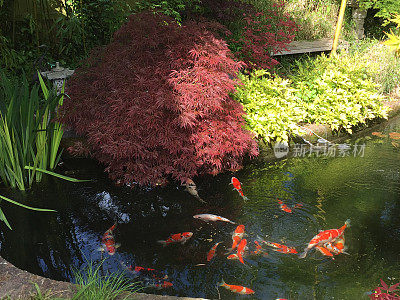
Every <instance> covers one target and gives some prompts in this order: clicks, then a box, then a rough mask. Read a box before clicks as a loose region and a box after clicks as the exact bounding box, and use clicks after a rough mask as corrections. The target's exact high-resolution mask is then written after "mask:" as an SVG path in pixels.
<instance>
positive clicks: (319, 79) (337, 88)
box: [235, 43, 400, 142]
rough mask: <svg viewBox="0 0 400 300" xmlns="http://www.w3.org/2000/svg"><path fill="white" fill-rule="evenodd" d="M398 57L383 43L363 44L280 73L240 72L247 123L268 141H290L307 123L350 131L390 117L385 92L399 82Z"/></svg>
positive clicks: (240, 97) (240, 95)
mask: <svg viewBox="0 0 400 300" xmlns="http://www.w3.org/2000/svg"><path fill="white" fill-rule="evenodd" d="M371 45H373V46H371ZM372 53H375V55H372ZM383 54H384V55H383ZM377 57H379V59H378V60H375V59H376V58H377ZM399 63H400V62H399V61H398V59H397V58H395V57H394V55H393V53H390V52H388V49H387V48H386V47H383V46H382V45H381V44H377V43H370V44H369V45H368V46H366V47H363V45H362V44H359V45H355V46H354V49H352V50H351V51H349V52H348V53H346V52H341V53H340V54H339V56H338V57H336V58H335V57H333V58H329V57H327V56H325V55H322V56H317V57H310V58H306V59H302V60H297V61H295V63H294V64H293V62H292V65H290V66H289V67H288V68H287V69H286V70H285V72H282V70H281V72H280V75H278V74H270V73H268V72H266V71H263V70H258V71H255V72H253V73H251V74H250V76H246V75H242V77H241V79H242V81H243V83H244V85H243V86H241V87H239V88H238V92H237V93H236V94H235V97H236V99H237V100H238V101H240V102H241V103H242V104H243V106H244V108H245V111H246V113H247V115H246V116H245V118H246V121H247V124H248V126H249V128H250V129H251V130H252V131H254V132H255V133H256V134H257V136H258V137H260V138H262V139H264V140H265V141H266V142H274V141H288V140H289V137H290V136H291V135H292V134H299V133H301V129H300V128H299V125H300V124H304V123H317V124H329V125H330V126H331V128H332V129H333V130H337V131H338V130H345V131H347V132H349V133H352V131H353V128H354V127H356V126H361V125H363V124H366V123H367V122H368V121H369V120H372V119H375V118H386V117H387V112H388V108H387V107H386V106H384V101H385V100H387V97H386V96H384V95H383V94H382V92H383V91H386V92H387V91H390V90H392V89H393V88H394V87H395V86H396V85H397V84H398V80H397V78H399V77H398V76H399V75H400V73H399V69H397V68H392V66H393V64H394V65H395V66H396V65H398V64H399Z"/></svg>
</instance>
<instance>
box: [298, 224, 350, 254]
mask: <svg viewBox="0 0 400 300" xmlns="http://www.w3.org/2000/svg"><path fill="white" fill-rule="evenodd" d="M347 227H350V220H347V221H346V222H345V223H344V225H343V226H342V227H340V228H339V229H328V230H324V231H321V232H320V233H318V234H317V235H316V236H314V237H313V238H312V239H311V241H310V242H309V243H308V246H307V247H306V248H305V249H304V252H303V253H302V254H300V256H299V257H300V258H305V257H306V255H307V253H308V251H310V250H311V249H312V248H314V247H316V246H323V245H324V244H326V243H329V242H335V241H336V240H338V239H339V238H340V237H341V236H343V233H344V230H345V229H346V228H347Z"/></svg>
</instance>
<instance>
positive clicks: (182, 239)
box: [157, 232, 193, 247]
mask: <svg viewBox="0 0 400 300" xmlns="http://www.w3.org/2000/svg"><path fill="white" fill-rule="evenodd" d="M192 236H193V232H183V233H175V234H173V235H171V236H170V237H169V238H168V239H167V240H165V241H157V243H160V244H162V245H163V246H164V247H165V246H167V245H169V244H174V243H181V244H184V243H186V242H187V241H188V240H189V239H190V238H191V237H192Z"/></svg>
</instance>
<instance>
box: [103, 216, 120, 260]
mask: <svg viewBox="0 0 400 300" xmlns="http://www.w3.org/2000/svg"><path fill="white" fill-rule="evenodd" d="M116 227H117V223H115V224H114V225H113V226H111V227H110V228H109V229H108V230H107V231H106V232H105V233H104V234H103V237H102V238H101V243H102V244H103V245H102V246H101V248H100V249H99V250H100V251H106V252H107V253H108V254H109V255H114V254H115V249H117V248H118V247H119V246H120V245H119V244H115V240H114V235H113V231H114V229H115V228H116Z"/></svg>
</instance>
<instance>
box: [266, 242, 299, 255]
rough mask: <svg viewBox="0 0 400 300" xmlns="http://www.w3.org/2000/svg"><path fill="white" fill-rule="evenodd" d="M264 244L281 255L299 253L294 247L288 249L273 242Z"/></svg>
mask: <svg viewBox="0 0 400 300" xmlns="http://www.w3.org/2000/svg"><path fill="white" fill-rule="evenodd" d="M263 243H264V244H266V245H267V246H270V247H272V248H273V249H272V250H273V251H276V252H281V253H285V254H289V253H292V254H297V251H296V249H295V248H292V247H288V246H286V245H282V244H278V243H273V242H268V241H263Z"/></svg>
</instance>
